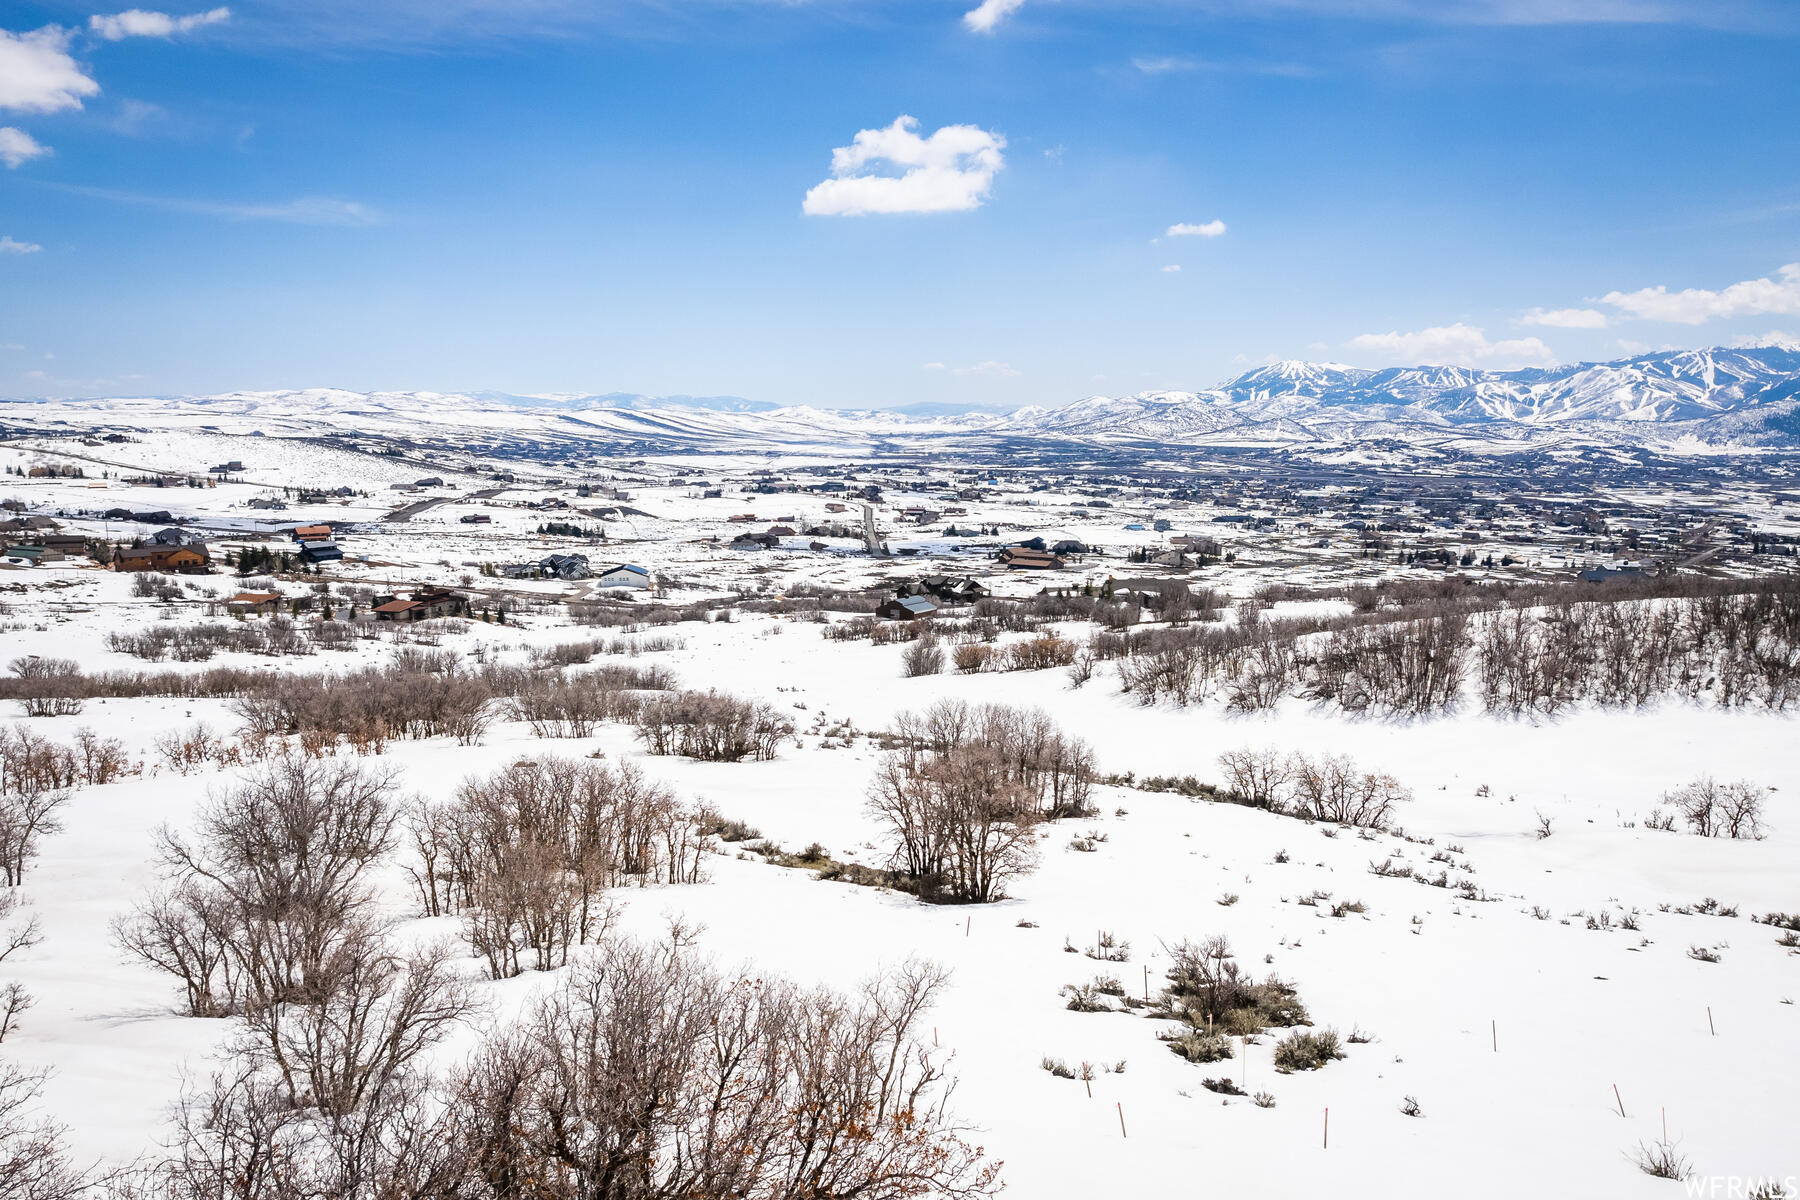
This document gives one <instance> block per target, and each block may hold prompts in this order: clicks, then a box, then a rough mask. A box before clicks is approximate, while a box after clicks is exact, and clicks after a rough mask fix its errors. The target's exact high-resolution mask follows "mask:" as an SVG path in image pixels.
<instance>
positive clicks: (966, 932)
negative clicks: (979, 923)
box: [963, 913, 975, 937]
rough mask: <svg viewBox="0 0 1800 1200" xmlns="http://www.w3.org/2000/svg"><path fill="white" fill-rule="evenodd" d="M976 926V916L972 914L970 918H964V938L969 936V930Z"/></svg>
mask: <svg viewBox="0 0 1800 1200" xmlns="http://www.w3.org/2000/svg"><path fill="white" fill-rule="evenodd" d="M974 924H975V914H973V913H970V914H969V915H968V916H966V917H964V918H963V936H964V937H968V936H969V930H970V929H971V928H972V927H973V926H974Z"/></svg>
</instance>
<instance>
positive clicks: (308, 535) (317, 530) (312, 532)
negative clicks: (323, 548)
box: [294, 525, 331, 542]
mask: <svg viewBox="0 0 1800 1200" xmlns="http://www.w3.org/2000/svg"><path fill="white" fill-rule="evenodd" d="M294 540H295V541H296V542H329V541H330V540H331V526H329V525H296V526H294Z"/></svg>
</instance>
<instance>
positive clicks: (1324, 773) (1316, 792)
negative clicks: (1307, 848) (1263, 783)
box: [1289, 753, 1412, 829]
mask: <svg viewBox="0 0 1800 1200" xmlns="http://www.w3.org/2000/svg"><path fill="white" fill-rule="evenodd" d="M1289 771H1290V775H1291V777H1292V780H1293V803H1294V808H1295V810H1296V812H1297V813H1298V814H1300V815H1302V816H1307V817H1311V818H1312V819H1313V820H1315V821H1331V822H1333V823H1335V824H1339V825H1355V826H1360V827H1362V828H1366V829H1385V828H1387V826H1388V824H1389V823H1390V821H1391V820H1392V819H1393V815H1394V809H1395V807H1396V806H1397V805H1399V804H1401V803H1403V802H1405V801H1409V800H1411V799H1412V793H1411V792H1409V791H1407V790H1406V788H1405V787H1403V786H1402V785H1401V784H1400V782H1399V781H1398V780H1396V779H1395V778H1394V777H1393V776H1392V775H1388V774H1385V773H1378V772H1374V771H1362V770H1359V769H1358V768H1357V766H1356V764H1355V763H1353V762H1352V761H1351V760H1350V759H1349V758H1348V757H1346V756H1344V755H1341V754H1327V755H1320V756H1319V757H1317V758H1312V757H1309V756H1307V755H1305V754H1299V753H1296V754H1294V755H1293V756H1291V758H1290V759H1289Z"/></svg>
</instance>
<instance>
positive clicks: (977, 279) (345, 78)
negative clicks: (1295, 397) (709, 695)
mask: <svg viewBox="0 0 1800 1200" xmlns="http://www.w3.org/2000/svg"><path fill="white" fill-rule="evenodd" d="M976 5H977V0H960V2H954V3H937V2H935V0H906V2H898V0H896V2H883V0H659V2H652V0H642V2H638V0H590V2H588V3H565V2H562V0H509V2H506V3H501V2H498V0H491V2H490V0H434V2H430V3H424V2H418V0H386V2H380V3H367V2H360V0H359V2H352V0H276V2H271V3H255V2H249V0H246V2H243V3H232V4H230V7H229V8H228V9H227V8H221V7H215V6H212V5H207V4H204V3H202V4H201V5H199V6H195V7H189V8H156V9H150V10H129V11H124V12H121V10H119V9H117V8H110V7H107V8H95V7H93V6H92V5H81V4H73V3H67V2H64V0H55V2H44V3H18V2H14V0H6V2H4V3H0V31H4V33H3V34H0V395H9V396H40V395H52V396H83V395H127V394H128V395H145V394H181V393H196V392H215V391H226V390H235V389H263V388H285V387H309V386H334V387H346V388H354V389H359V390H368V389H432V390H475V389H495V390H505V391H515V392H601V391H613V390H622V391H634V392H645V393H650V394H670V393H688V394H734V395H742V396H748V397H751V398H754V399H758V400H767V401H772V402H775V403H782V404H788V403H794V404H815V405H828V406H836V407H862V406H885V405H897V404H906V403H914V402H938V401H951V402H957V403H968V404H984V405H1003V406H1012V405H1020V404H1028V403H1041V404H1058V403H1063V402H1066V401H1068V400H1072V399H1075V398H1078V397H1080V396H1083V395H1088V394H1093V393H1106V394H1121V393H1127V392H1133V391H1139V390H1143V389H1146V388H1162V387H1176V388H1193V387H1203V386H1207V385H1210V384H1211V383H1214V382H1216V381H1218V380H1219V379H1222V378H1224V377H1226V376H1229V375H1232V374H1236V373H1238V372H1240V371H1243V370H1245V369H1248V368H1249V367H1250V366H1253V365H1255V364H1257V363H1259V362H1262V361H1266V360H1268V359H1271V358H1312V359H1329V360H1333V361H1341V362H1351V363H1356V364H1359V365H1368V366H1380V365H1387V364H1390V363H1399V362H1408V363H1410V362H1457V363H1465V364H1469V365H1476V366H1490V367H1496V368H1506V367H1514V366H1521V365H1536V364H1543V363H1550V362H1571V361H1578V360H1583V359H1595V358H1600V359H1604V358H1617V357H1622V356H1625V355H1628V354H1631V353H1637V352H1642V351H1643V350H1646V349H1653V348H1661V347H1665V346H1698V345H1714V344H1731V343H1733V342H1741V343H1749V342H1758V341H1763V340H1768V339H1770V338H1794V337H1800V267H1791V266H1790V264H1796V263H1800V121H1796V120H1795V114H1796V113H1800V71H1796V69H1795V67H1796V65H1797V64H1800V4H1795V3H1791V2H1789V0H1257V2H1252V0H1187V2H1181V0H1135V2H1134V0H1112V2H1101V0H987V2H986V3H982V4H980V6H979V7H976ZM903 117H904V118H908V119H909V120H908V121H905V122H903V121H901V118H903ZM859 135H860V136H859ZM834 152H835V153H834ZM1181 226H1185V227H1187V231H1186V232H1179V233H1174V234H1171V230H1173V229H1175V228H1176V227H1181Z"/></svg>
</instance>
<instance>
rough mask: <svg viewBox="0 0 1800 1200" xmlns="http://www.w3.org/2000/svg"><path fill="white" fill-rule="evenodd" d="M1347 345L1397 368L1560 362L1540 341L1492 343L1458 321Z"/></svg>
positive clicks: (1368, 336)
mask: <svg viewBox="0 0 1800 1200" xmlns="http://www.w3.org/2000/svg"><path fill="white" fill-rule="evenodd" d="M1345 345H1347V346H1349V347H1350V348H1352V349H1354V350H1366V351H1369V352H1370V353H1372V354H1375V355H1377V356H1379V357H1380V358H1382V359H1385V360H1388V361H1389V362H1391V363H1392V364H1394V365H1399V366H1413V365H1416V364H1424V363H1429V364H1432V365H1440V364H1441V365H1446V366H1455V367H1496V368H1500V369H1505V368H1508V367H1542V366H1550V365H1552V364H1554V363H1555V362H1556V355H1555V354H1553V353H1552V352H1551V350H1550V347H1548V346H1546V345H1544V343H1543V342H1541V341H1539V340H1538V339H1537V338H1534V337H1529V338H1511V339H1508V340H1505V341H1499V342H1490V341H1488V339H1487V335H1486V334H1485V333H1483V332H1482V331H1481V330H1479V329H1476V328H1475V327H1473V326H1471V325H1465V324H1463V323H1462V322H1461V321H1458V322H1457V323H1456V324H1454V325H1438V326H1434V327H1432V328H1430V329H1421V330H1418V331H1416V332H1413V333H1398V332H1393V333H1365V334H1361V335H1359V336H1357V337H1353V338H1351V339H1350V340H1349V341H1348V342H1346V343H1345Z"/></svg>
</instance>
